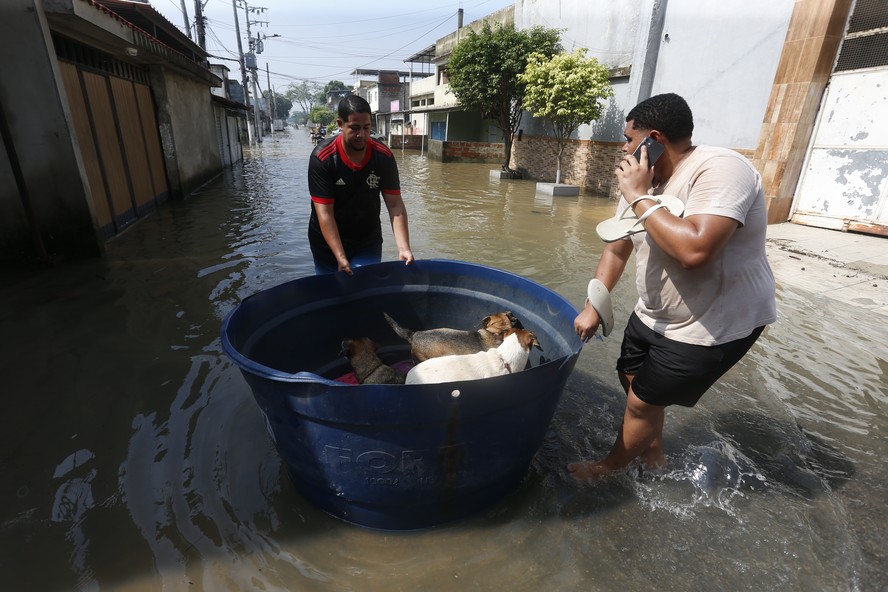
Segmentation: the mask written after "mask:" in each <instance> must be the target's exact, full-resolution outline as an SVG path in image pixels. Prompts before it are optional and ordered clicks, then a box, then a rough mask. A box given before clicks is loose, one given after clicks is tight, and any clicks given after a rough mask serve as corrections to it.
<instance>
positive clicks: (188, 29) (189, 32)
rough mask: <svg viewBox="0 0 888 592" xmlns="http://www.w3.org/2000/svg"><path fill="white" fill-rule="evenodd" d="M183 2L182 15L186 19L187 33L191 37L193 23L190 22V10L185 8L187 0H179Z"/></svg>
mask: <svg viewBox="0 0 888 592" xmlns="http://www.w3.org/2000/svg"><path fill="white" fill-rule="evenodd" d="M179 2H180V4H182V17H183V18H184V19H185V34H186V35H188V38H189V39H191V23H190V22H188V11H187V10H185V0H179Z"/></svg>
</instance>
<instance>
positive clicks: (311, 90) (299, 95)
mask: <svg viewBox="0 0 888 592" xmlns="http://www.w3.org/2000/svg"><path fill="white" fill-rule="evenodd" d="M320 91H321V85H320V84H318V83H317V82H312V81H310V80H303V81H302V82H300V83H299V84H296V83H293V82H291V83H290V86H289V87H287V90H286V92H284V95H285V96H286V97H287V98H288V99H289V100H290V101H291V102H292V103H293V105H295V106H296V108H297V110H298V111H300V112H301V113H302V116H303V120H302V121H303V123H304V122H305V120H306V119H307V118H308V114H309V113H311V108H312V107H313V106H314V104H315V103H316V102H317V97H318V93H319V92H320Z"/></svg>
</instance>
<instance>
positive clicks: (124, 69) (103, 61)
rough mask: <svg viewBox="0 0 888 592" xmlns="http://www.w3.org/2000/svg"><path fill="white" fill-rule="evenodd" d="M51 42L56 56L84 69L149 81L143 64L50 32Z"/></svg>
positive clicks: (128, 78) (144, 82)
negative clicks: (128, 61)
mask: <svg viewBox="0 0 888 592" xmlns="http://www.w3.org/2000/svg"><path fill="white" fill-rule="evenodd" d="M52 42H53V45H55V50H56V56H57V57H58V58H59V59H60V60H65V61H68V62H72V63H74V64H77V65H79V66H80V67H82V68H84V69H86V70H92V71H95V72H100V73H103V74H110V75H112V76H117V77H118V78H126V79H127V80H132V81H134V82H141V83H142V84H148V83H149V74H148V69H147V68H146V67H144V66H141V65H136V64H128V63H126V62H122V61H120V60H118V59H116V58H115V57H113V56H111V55H109V54H107V53H105V52H103V51H99V50H98V49H95V48H93V47H88V46H86V45H83V44H82V43H78V42H77V41H74V40H73V39H69V38H68V37H64V36H62V35H58V34H56V33H53V34H52Z"/></svg>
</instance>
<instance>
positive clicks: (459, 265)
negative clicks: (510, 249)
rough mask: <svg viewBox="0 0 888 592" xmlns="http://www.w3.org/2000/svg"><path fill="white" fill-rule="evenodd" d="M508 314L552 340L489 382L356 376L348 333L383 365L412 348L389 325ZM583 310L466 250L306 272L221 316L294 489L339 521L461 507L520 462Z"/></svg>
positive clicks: (500, 492)
mask: <svg viewBox="0 0 888 592" xmlns="http://www.w3.org/2000/svg"><path fill="white" fill-rule="evenodd" d="M503 310H511V311H512V312H514V313H515V314H516V315H517V316H518V318H519V319H520V320H521V322H522V323H523V324H524V326H525V328H527V329H530V330H532V331H534V333H536V335H537V337H538V338H539V341H540V343H541V345H542V347H543V349H544V351H542V352H540V351H538V350H536V349H534V350H533V351H532V354H531V358H530V361H531V364H532V367H531V368H530V369H528V370H525V371H523V372H520V373H516V374H511V375H507V376H501V377H496V378H489V379H485V380H474V381H463V382H452V383H445V384H428V385H409V386H408V385H349V384H345V383H343V382H338V381H336V380H333V379H334V378H336V377H339V376H342V375H343V374H346V373H348V372H349V370H350V367H349V366H348V362H347V360H346V359H345V358H341V357H338V355H339V351H340V344H341V342H342V339H343V338H344V337H365V336H366V337H370V338H372V339H373V340H374V341H376V342H377V343H379V344H380V345H381V348H380V352H379V353H380V355H381V357H382V358H383V360H385V361H386V362H388V363H392V362H396V361H401V360H406V359H408V358H409V357H410V353H409V346H408V345H407V343H406V342H404V341H403V340H401V339H400V338H399V337H398V336H397V335H395V333H394V332H393V331H392V329H391V328H390V327H389V326H388V324H387V323H386V321H385V319H384V317H383V314H382V313H383V312H388V313H389V314H390V315H392V316H393V317H394V318H395V319H396V320H397V321H398V322H399V323H401V324H402V325H404V326H405V327H409V328H411V329H414V330H418V329H428V328H436V327H453V328H462V329H472V328H478V324H479V322H480V320H481V319H482V318H484V317H485V316H487V315H489V314H491V313H494V312H500V311H503ZM576 314H577V311H576V309H574V307H573V306H572V305H571V304H570V303H569V302H568V301H567V300H565V299H564V298H562V297H561V296H560V295H558V294H557V293H555V292H553V291H551V290H549V289H547V288H545V287H543V286H541V285H539V284H537V283H535V282H532V281H530V280H528V279H526V278H522V277H520V276H518V275H515V274H512V273H508V272H504V271H500V270H497V269H493V268H490V267H484V266H481V265H475V264H470V263H464V262H459V261H443V260H423V261H416V262H415V263H414V264H412V265H410V266H406V265H404V264H403V263H402V262H386V263H380V264H376V265H370V266H366V267H361V268H357V269H355V273H354V275H353V276H348V275H346V274H342V273H336V274H329V275H321V276H310V277H305V278H301V279H298V280H294V281H290V282H287V283H285V284H281V285H279V286H276V287H274V288H270V289H268V290H264V291H262V292H259V293H257V294H255V295H253V296H250V297H248V298H245V299H244V300H243V302H242V303H241V304H240V305H238V306H237V307H236V308H235V309H234V310H233V311H232V312H231V314H229V315H228V317H227V318H226V319H225V321H224V323H223V325H222V346H223V348H224V350H225V353H226V354H228V356H229V357H230V358H231V359H232V360H233V361H234V362H235V363H236V364H237V365H238V366H239V367H240V369H241V371H242V373H243V375H244V377H245V378H246V380H247V382H248V383H249V385H250V387H251V389H252V391H253V396H254V397H255V399H256V401H257V403H258V404H259V407H260V408H261V409H262V412H263V413H264V415H265V418H266V420H267V423H268V426H269V428H270V433H271V436H272V438H273V439H274V443H275V446H276V447H277V450H278V452H279V454H280V456H281V458H282V459H283V461H284V464H285V466H286V469H287V472H288V474H289V477H290V479H291V480H292V482H293V485H294V486H295V487H296V489H297V490H298V491H299V492H300V493H301V494H302V495H303V496H304V497H305V498H306V499H308V500H309V501H310V502H312V503H313V504H315V505H317V506H318V507H320V508H322V509H323V510H325V511H326V512H328V513H330V514H332V515H333V516H336V517H338V518H341V519H343V520H346V521H349V522H352V523H355V524H360V525H363V526H368V527H372V528H380V529H391V530H403V529H417V528H425V527H429V526H434V525H438V524H443V523H447V522H451V521H454V520H457V519H460V518H464V517H466V516H468V515H470V514H472V513H475V512H477V511H479V510H481V509H483V508H485V507H488V506H489V505H491V504H493V503H494V502H496V501H497V500H498V499H500V498H501V497H502V496H504V495H505V494H506V493H508V492H509V491H510V490H511V489H513V488H514V487H515V486H516V485H517V484H518V483H519V482H520V481H521V479H522V477H523V476H524V474H525V473H526V471H527V469H528V466H529V464H530V461H531V460H532V458H533V456H534V454H535V453H536V451H537V449H538V448H539V447H540V445H541V444H542V441H543V437H544V435H545V433H546V429H547V427H548V425H549V422H550V420H551V418H552V415H553V414H554V412H555V407H556V405H557V403H558V400H559V398H560V396H561V391H562V389H563V387H564V384H565V382H566V381H567V378H568V376H569V375H570V373H571V371H572V370H573V367H574V364H575V363H576V360H577V357H578V356H579V353H580V350H581V349H582V343H581V341H580V340H579V338H578V337H577V336H576V334H575V333H574V329H573V320H574V317H575V316H576Z"/></svg>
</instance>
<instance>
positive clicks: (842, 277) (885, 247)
mask: <svg viewBox="0 0 888 592" xmlns="http://www.w3.org/2000/svg"><path fill="white" fill-rule="evenodd" d="M768 261H770V263H771V268H772V269H773V270H774V276H775V278H776V279H777V283H778V285H781V286H783V287H795V288H798V289H800V290H804V291H806V292H809V293H814V294H820V295H823V296H826V297H829V298H834V299H836V300H839V301H842V302H845V303H847V304H850V305H851V306H855V307H858V308H863V309H865V310H867V311H868V312H871V313H876V314H879V315H882V316H884V317H888V238H885V237H880V236H873V235H867V234H856V233H851V232H841V231H838V230H826V229H823V228H815V227H813V226H804V225H801V224H790V223H784V224H772V225H770V226H768Z"/></svg>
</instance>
